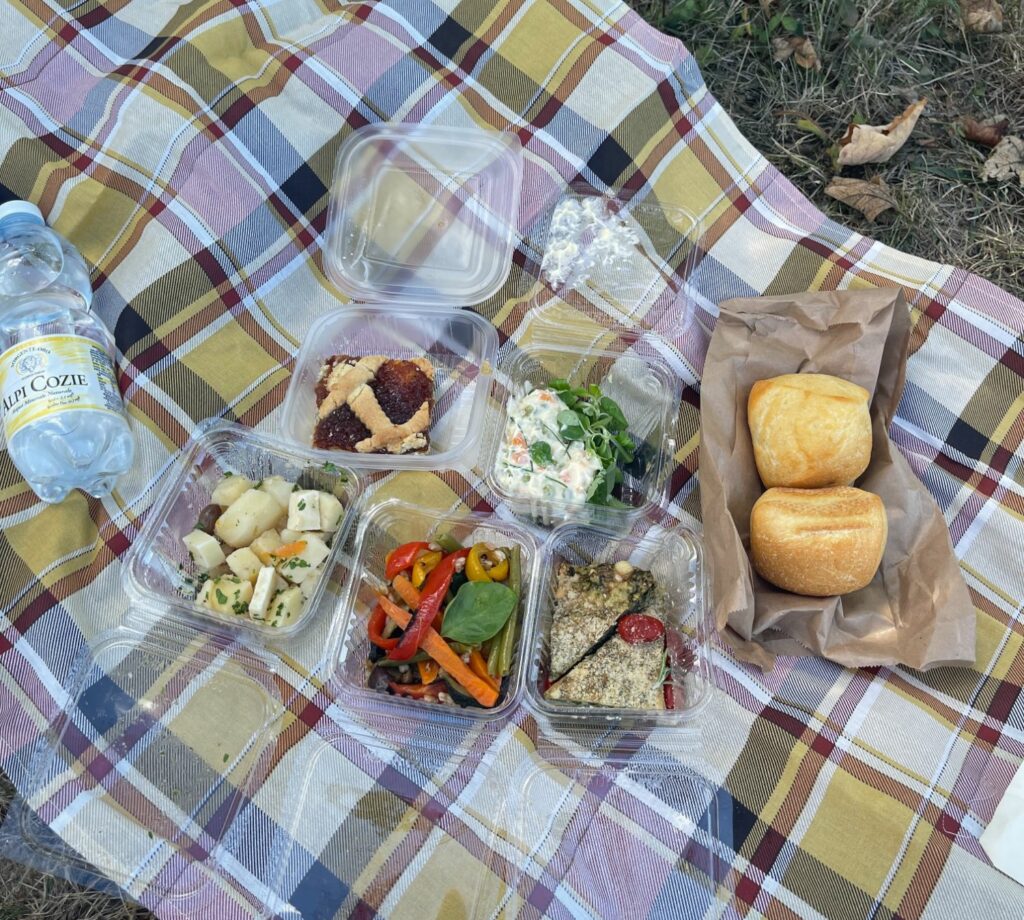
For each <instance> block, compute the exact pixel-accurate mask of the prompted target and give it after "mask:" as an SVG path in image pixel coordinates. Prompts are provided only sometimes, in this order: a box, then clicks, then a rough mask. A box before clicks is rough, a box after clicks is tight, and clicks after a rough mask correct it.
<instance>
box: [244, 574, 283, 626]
mask: <svg viewBox="0 0 1024 920" xmlns="http://www.w3.org/2000/svg"><path fill="white" fill-rule="evenodd" d="M284 587H285V582H284V580H283V579H282V578H281V576H280V575H278V574H277V570H276V569H275V568H274V567H273V566H272V565H266V566H264V567H263V568H261V569H260V572H259V575H257V576H256V587H254V588H253V589H252V600H250V601H249V616H251V617H252V618H253V619H254V620H263V619H266V616H267V610H268V608H269V607H270V601H271V598H273V596H274V595H275V594H277V593H278V592H279V591H280V590H281V589H282V588H284Z"/></svg>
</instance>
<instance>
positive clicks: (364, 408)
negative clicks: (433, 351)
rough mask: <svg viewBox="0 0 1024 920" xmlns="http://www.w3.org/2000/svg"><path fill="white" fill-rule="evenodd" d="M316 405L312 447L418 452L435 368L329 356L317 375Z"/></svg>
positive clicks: (418, 361)
mask: <svg viewBox="0 0 1024 920" xmlns="http://www.w3.org/2000/svg"><path fill="white" fill-rule="evenodd" d="M316 405H317V421H316V426H315V428H314V429H313V446H314V447H319V448H327V449H333V450H350V451H356V452H357V453H361V454H409V453H422V452H423V451H425V450H426V449H427V447H428V446H429V444H430V416H431V412H432V410H433V408H434V368H433V366H432V365H431V363H430V362H429V361H428V360H427V359H426V358H412V359H411V360H399V359H394V358H387V357H385V356H384V355H369V356H367V357H362V358H360V357H354V356H352V355H332V356H331V357H330V358H328V359H327V360H326V361H325V362H324V364H323V367H322V368H321V370H320V378H319V380H318V381H317V385H316Z"/></svg>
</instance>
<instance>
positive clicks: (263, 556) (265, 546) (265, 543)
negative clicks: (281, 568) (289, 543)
mask: <svg viewBox="0 0 1024 920" xmlns="http://www.w3.org/2000/svg"><path fill="white" fill-rule="evenodd" d="M283 545H284V540H282V539H281V535H280V534H279V533H278V532H277V531H276V530H265V531H263V533H261V534H260V535H259V536H258V537H257V538H256V539H255V540H253V541H252V543H250V544H249V549H251V550H252V551H253V552H254V553H255V554H256V558H257V559H259V561H260V562H261V563H263V565H273V564H274V562H275V561H276V560H275V559H274V557H273V556H272V555H271V553H272V551H273V550H275V549H277V548H278V547H279V546H283Z"/></svg>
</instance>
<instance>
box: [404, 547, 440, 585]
mask: <svg viewBox="0 0 1024 920" xmlns="http://www.w3.org/2000/svg"><path fill="white" fill-rule="evenodd" d="M441 558H442V557H441V552H440V550H428V551H427V552H425V553H421V554H420V555H419V556H417V557H416V561H415V562H414V563H413V564H412V578H411V579H410V580H411V581H412V586H413V587H414V588H420V587H422V586H423V582H425V581H426V580H427V576H428V575H429V574H430V573H431V572H433V571H434V569H436V568H437V564H438V563H439V562H440V561H441Z"/></svg>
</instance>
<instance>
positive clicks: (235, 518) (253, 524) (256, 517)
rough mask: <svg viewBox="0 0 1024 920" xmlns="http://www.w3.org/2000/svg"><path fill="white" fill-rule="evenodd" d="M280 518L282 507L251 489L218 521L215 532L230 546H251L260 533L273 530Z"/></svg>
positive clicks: (232, 504) (214, 528) (261, 493)
mask: <svg viewBox="0 0 1024 920" xmlns="http://www.w3.org/2000/svg"><path fill="white" fill-rule="evenodd" d="M280 515H281V507H280V505H278V503H277V502H276V501H275V500H274V498H273V497H271V496H270V495H267V493H266V492H260V491H259V490H258V489H250V490H249V491H248V492H243V493H242V494H241V495H240V496H239V497H238V498H236V499H235V500H234V501H233V502H232V503H231V504H230V505H229V506H228V508H227V509H226V510H225V512H224V513H223V514H222V515H221V516H220V517H219V518H217V523H216V524H214V525H213V532H214V533H215V534H216V535H217V536H218V537H219V538H220V539H221V540H223V541H224V542H225V543H227V545H228V546H233V547H236V548H237V547H240V546H248V545H249V544H250V543H252V541H253V540H255V539H256V537H257V535H258V534H261V533H263V532H264V531H265V530H270V529H271V528H272V527H273V526H274V524H275V523H276V522H277V519H278V517H280Z"/></svg>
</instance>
